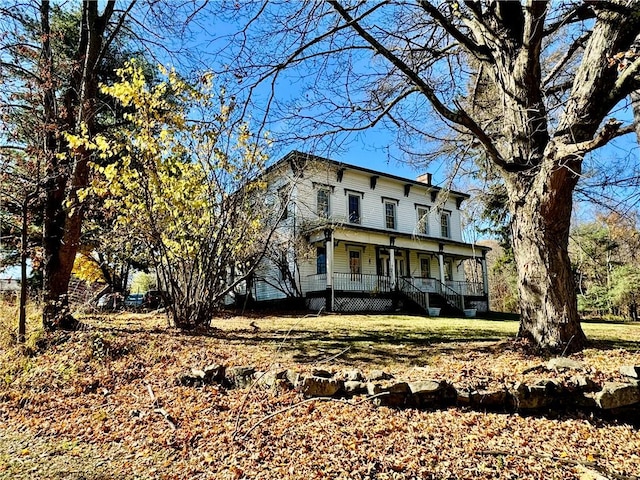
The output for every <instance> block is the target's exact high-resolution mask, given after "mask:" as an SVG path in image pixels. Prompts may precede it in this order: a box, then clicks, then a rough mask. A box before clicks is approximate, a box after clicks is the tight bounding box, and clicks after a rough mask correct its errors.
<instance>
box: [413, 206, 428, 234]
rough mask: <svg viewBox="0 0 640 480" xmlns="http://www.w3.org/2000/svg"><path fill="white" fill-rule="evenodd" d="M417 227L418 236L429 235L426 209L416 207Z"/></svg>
mask: <svg viewBox="0 0 640 480" xmlns="http://www.w3.org/2000/svg"><path fill="white" fill-rule="evenodd" d="M416 211H417V212H418V226H417V228H416V230H417V233H418V235H429V209H428V208H427V207H418V208H417V210H416Z"/></svg>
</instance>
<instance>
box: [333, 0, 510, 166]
mask: <svg viewBox="0 0 640 480" xmlns="http://www.w3.org/2000/svg"><path fill="white" fill-rule="evenodd" d="M329 4H331V6H333V8H334V9H335V10H336V12H338V14H339V15H340V16H341V17H342V18H343V19H344V20H345V21H346V22H347V25H349V26H351V27H352V28H353V29H354V30H355V31H356V32H357V33H358V35H360V36H361V37H362V38H363V39H364V40H365V41H366V42H367V43H369V44H370V45H371V46H372V47H373V49H374V50H375V51H376V52H377V53H378V54H380V55H382V56H383V57H384V58H386V59H387V60H388V61H389V62H390V63H391V64H392V65H393V66H394V67H396V68H397V69H398V70H400V72H402V73H403V74H404V75H405V76H406V77H407V79H408V80H409V81H410V82H411V83H413V84H414V85H415V86H416V87H418V89H419V90H420V92H421V93H422V94H423V95H424V96H425V97H427V99H428V100H429V101H430V102H431V105H433V107H434V109H435V110H436V112H438V113H439V114H440V115H441V116H442V117H444V118H445V119H447V120H449V121H451V122H453V123H457V124H459V125H462V126H464V127H466V128H467V129H468V130H469V131H470V132H471V133H473V135H475V136H476V138H478V140H479V141H480V142H481V143H482V145H483V146H484V148H485V150H486V151H487V154H488V155H489V157H491V159H492V160H493V161H494V162H495V163H496V164H498V165H499V166H501V167H503V168H507V167H513V166H512V165H509V164H507V162H505V161H504V159H502V157H501V156H500V153H499V152H498V150H497V148H496V146H495V145H494V144H493V142H492V141H491V138H490V137H489V136H488V135H487V134H486V133H485V132H484V130H482V129H481V128H480V126H478V124H476V123H475V122H474V121H473V119H472V118H471V117H469V115H467V113H466V112H465V111H464V110H462V108H460V106H459V105H456V107H458V110H456V111H454V110H451V109H450V108H448V107H447V106H446V105H445V104H444V103H442V102H441V101H440V99H439V98H438V96H437V95H436V94H435V92H434V90H433V88H431V87H430V86H429V85H428V84H427V83H426V82H425V81H424V80H423V79H422V78H421V77H420V75H418V73H417V72H415V71H414V70H413V69H412V68H411V67H409V66H408V65H407V64H406V63H405V62H404V61H403V60H402V59H400V58H399V57H397V56H396V55H394V54H393V53H392V52H391V51H390V50H388V49H387V48H386V47H385V46H384V45H382V44H381V43H380V42H378V40H376V39H375V38H374V37H373V36H372V35H371V34H370V33H369V32H368V31H367V30H366V29H364V28H363V27H362V25H360V24H359V23H358V21H357V20H355V19H354V18H353V17H352V16H351V15H350V14H349V12H347V11H346V10H345V9H344V7H343V6H342V5H340V4H339V3H338V2H337V1H336V0H329Z"/></svg>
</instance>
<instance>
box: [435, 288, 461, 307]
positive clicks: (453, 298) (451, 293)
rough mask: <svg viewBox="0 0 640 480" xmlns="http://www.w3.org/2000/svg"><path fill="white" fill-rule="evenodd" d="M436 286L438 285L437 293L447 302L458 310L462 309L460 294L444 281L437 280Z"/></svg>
mask: <svg viewBox="0 0 640 480" xmlns="http://www.w3.org/2000/svg"><path fill="white" fill-rule="evenodd" d="M438 286H439V287H440V291H439V292H438V293H439V294H440V295H442V296H443V297H444V298H445V299H446V300H447V303H449V304H450V305H453V306H454V307H456V308H458V310H464V297H463V296H462V295H460V294H459V293H458V292H456V291H455V290H454V289H452V288H451V287H449V286H447V285H445V284H444V283H440V282H438Z"/></svg>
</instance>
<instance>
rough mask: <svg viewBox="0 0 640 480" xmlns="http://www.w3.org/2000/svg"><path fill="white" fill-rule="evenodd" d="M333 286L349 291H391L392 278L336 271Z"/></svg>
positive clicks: (336, 288)
mask: <svg viewBox="0 0 640 480" xmlns="http://www.w3.org/2000/svg"><path fill="white" fill-rule="evenodd" d="M333 288H334V289H335V290H342V291H348V292H390V291H391V278H390V277H385V276H381V275H369V274H364V273H334V274H333Z"/></svg>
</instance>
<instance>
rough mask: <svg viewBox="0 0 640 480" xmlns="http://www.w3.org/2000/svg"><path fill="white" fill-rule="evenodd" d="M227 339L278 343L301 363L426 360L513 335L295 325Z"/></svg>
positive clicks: (488, 347)
mask: <svg viewBox="0 0 640 480" xmlns="http://www.w3.org/2000/svg"><path fill="white" fill-rule="evenodd" d="M224 338H225V340H227V341H230V342H237V343H242V344H248V345H251V344H264V343H270V344H272V345H273V344H277V345H278V346H279V348H280V350H282V351H286V352H289V353H291V354H292V356H293V359H294V360H296V361H298V362H300V363H313V362H318V361H321V360H324V359H326V358H328V357H331V356H335V355H338V354H340V355H339V356H340V358H341V359H342V360H350V361H356V360H358V361H363V362H367V361H374V360H375V361H380V359H384V358H390V359H393V360H394V361H403V362H409V363H411V362H413V361H417V360H422V361H423V360H424V359H425V356H426V355H425V354H426V351H427V350H430V351H433V352H434V354H437V353H444V352H452V351H455V350H463V349H464V350H466V351H469V350H471V351H478V352H480V351H492V349H493V348H494V346H495V344H496V343H497V342H500V341H504V340H507V339H509V338H512V337H509V335H507V334H505V333H504V332H501V331H497V330H490V329H484V330H480V329H474V330H464V331H463V329H451V330H449V331H447V332H443V331H437V332H434V331H424V332H419V331H418V332H410V333H407V332H406V331H383V332H379V331H371V332H363V331H353V332H350V331H347V330H339V331H321V330H306V329H295V330H289V331H288V332H268V331H267V332H257V333H255V334H254V333H251V334H246V333H245V332H242V331H227V332H226V335H225V337H224Z"/></svg>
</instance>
